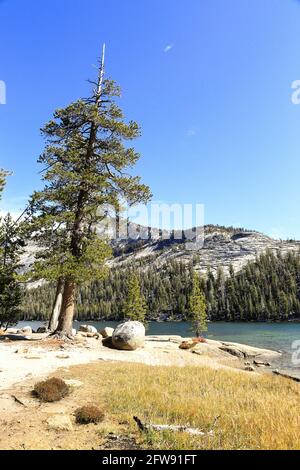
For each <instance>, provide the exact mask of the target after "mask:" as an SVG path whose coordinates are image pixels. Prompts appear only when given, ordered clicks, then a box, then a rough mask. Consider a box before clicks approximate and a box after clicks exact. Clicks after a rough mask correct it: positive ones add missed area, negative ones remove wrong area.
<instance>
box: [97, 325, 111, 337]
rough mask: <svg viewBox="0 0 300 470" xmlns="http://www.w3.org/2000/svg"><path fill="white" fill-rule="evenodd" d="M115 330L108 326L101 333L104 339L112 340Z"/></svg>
mask: <svg viewBox="0 0 300 470" xmlns="http://www.w3.org/2000/svg"><path fill="white" fill-rule="evenodd" d="M113 332H114V329H113V328H110V327H109V326H106V327H105V328H103V330H101V331H100V332H99V333H100V335H101V336H102V337H103V338H110V337H111V336H112V335H113Z"/></svg>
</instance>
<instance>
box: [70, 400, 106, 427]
mask: <svg viewBox="0 0 300 470" xmlns="http://www.w3.org/2000/svg"><path fill="white" fill-rule="evenodd" d="M75 418H76V423H78V424H90V423H94V424H97V423H100V422H101V421H103V419H104V413H103V411H102V410H100V408H98V406H95V405H86V406H82V407H81V408H77V410H76V411H75Z"/></svg>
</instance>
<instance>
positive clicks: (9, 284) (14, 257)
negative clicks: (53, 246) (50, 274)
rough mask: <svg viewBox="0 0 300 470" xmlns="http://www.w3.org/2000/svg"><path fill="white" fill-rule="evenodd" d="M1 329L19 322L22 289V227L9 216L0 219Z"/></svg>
mask: <svg viewBox="0 0 300 470" xmlns="http://www.w3.org/2000/svg"><path fill="white" fill-rule="evenodd" d="M0 241H1V243H0V328H4V329H6V328H7V327H8V326H10V325H14V324H15V323H17V322H18V320H19V318H20V314H21V309H20V304H21V302H22V289H21V286H20V283H19V282H18V279H17V274H18V271H19V268H20V254H21V250H22V247H23V246H24V243H23V240H22V238H20V226H19V225H18V224H16V223H14V221H13V220H12V218H11V216H10V215H9V214H7V215H6V216H5V217H3V218H1V219H0Z"/></svg>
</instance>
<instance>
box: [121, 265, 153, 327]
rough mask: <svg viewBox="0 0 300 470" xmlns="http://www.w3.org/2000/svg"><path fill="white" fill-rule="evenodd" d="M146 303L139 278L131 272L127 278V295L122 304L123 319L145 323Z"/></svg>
mask: <svg viewBox="0 0 300 470" xmlns="http://www.w3.org/2000/svg"><path fill="white" fill-rule="evenodd" d="M146 311H147V309H146V303H145V299H144V297H143V295H142V293H141V288H140V283H139V278H138V277H137V275H136V274H134V273H131V274H130V275H129V279H128V285H127V296H126V300H125V302H124V306H123V315H124V318H125V320H131V321H139V322H141V323H145V316H146Z"/></svg>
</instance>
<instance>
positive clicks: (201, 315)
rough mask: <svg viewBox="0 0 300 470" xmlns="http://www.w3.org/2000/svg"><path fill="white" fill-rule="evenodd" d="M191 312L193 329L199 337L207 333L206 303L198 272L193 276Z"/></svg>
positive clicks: (190, 301) (190, 300)
mask: <svg viewBox="0 0 300 470" xmlns="http://www.w3.org/2000/svg"><path fill="white" fill-rule="evenodd" d="M189 312H190V316H191V321H192V324H193V329H194V331H195V334H196V336H197V337H199V336H201V334H202V333H204V332H205V331H207V324H206V322H207V314H206V302H205V297H204V294H203V292H202V291H201V289H200V277H199V274H197V273H196V272H195V273H194V275H193V287H192V292H191V295H190V299H189Z"/></svg>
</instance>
